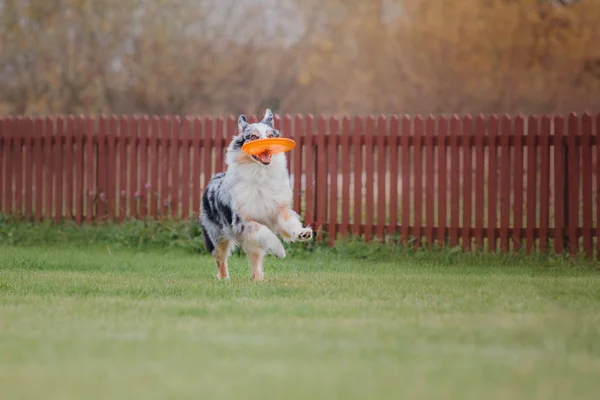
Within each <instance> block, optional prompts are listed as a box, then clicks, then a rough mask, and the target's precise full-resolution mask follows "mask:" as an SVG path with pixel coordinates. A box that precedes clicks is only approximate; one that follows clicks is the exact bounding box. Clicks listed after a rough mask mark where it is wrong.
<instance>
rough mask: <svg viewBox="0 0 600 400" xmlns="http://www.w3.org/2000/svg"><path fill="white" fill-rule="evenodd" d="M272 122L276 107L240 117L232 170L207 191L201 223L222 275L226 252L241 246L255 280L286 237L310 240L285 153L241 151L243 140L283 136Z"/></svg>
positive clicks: (279, 253)
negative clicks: (255, 117) (295, 204)
mask: <svg viewBox="0 0 600 400" xmlns="http://www.w3.org/2000/svg"><path fill="white" fill-rule="evenodd" d="M280 136H281V134H280V132H279V131H278V130H276V129H275V128H274V126H273V113H272V112H271V110H267V111H266V113H265V116H264V118H263V119H262V121H260V122H258V123H254V124H250V123H248V121H247V119H246V117H245V116H244V115H240V117H239V119H238V132H237V135H236V136H234V137H233V139H232V141H231V143H230V144H229V146H228V148H227V154H226V158H225V160H226V161H225V162H226V164H227V170H226V171H225V172H221V173H218V174H216V175H215V176H213V177H212V179H211V181H210V182H209V184H208V185H207V187H206V189H205V191H204V194H203V195H202V211H201V213H200V225H201V227H202V232H203V235H204V243H205V245H206V249H207V250H208V251H209V252H210V253H211V254H212V255H213V257H214V258H215V261H216V263H217V277H218V278H219V279H228V278H229V270H228V268H227V258H228V257H229V254H230V253H231V251H232V250H233V249H234V248H235V246H241V248H242V249H243V250H244V252H245V253H246V255H247V256H248V261H249V263H250V267H251V269H252V280H253V281H262V280H263V279H264V270H263V259H264V257H265V255H266V254H272V255H274V256H276V257H279V258H284V257H285V249H284V248H283V245H282V243H281V242H280V241H279V239H278V238H277V234H279V235H281V237H282V238H283V240H284V241H286V242H294V241H308V240H311V239H312V237H313V230H312V229H311V228H310V227H304V226H302V223H301V222H300V218H299V216H298V214H297V213H295V212H294V211H293V210H292V209H291V202H292V188H291V184H290V177H289V172H288V169H287V163H286V158H285V155H284V154H283V153H278V154H270V153H269V152H265V153H262V154H260V155H257V156H254V155H249V154H246V153H245V152H243V151H242V146H243V145H244V143H246V142H248V141H251V140H257V139H261V138H271V137H280Z"/></svg>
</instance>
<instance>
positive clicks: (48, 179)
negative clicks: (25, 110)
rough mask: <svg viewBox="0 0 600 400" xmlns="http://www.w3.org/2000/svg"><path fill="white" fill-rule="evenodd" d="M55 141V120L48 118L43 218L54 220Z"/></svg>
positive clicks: (45, 130) (44, 146)
mask: <svg viewBox="0 0 600 400" xmlns="http://www.w3.org/2000/svg"><path fill="white" fill-rule="evenodd" d="M53 139H54V120H53V119H52V118H51V117H46V118H45V120H44V140H43V142H42V146H43V148H44V149H43V151H44V214H43V218H46V219H52V216H53V210H52V194H53V191H54V183H53V182H54V181H53V173H54V172H55V170H54V159H53V151H52V140H53Z"/></svg>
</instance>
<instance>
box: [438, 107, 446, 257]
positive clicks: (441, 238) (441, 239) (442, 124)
mask: <svg viewBox="0 0 600 400" xmlns="http://www.w3.org/2000/svg"><path fill="white" fill-rule="evenodd" d="M438 137H439V138H440V139H442V142H441V143H440V144H439V146H438V154H437V155H438V224H437V225H438V229H437V242H438V245H439V246H440V247H442V246H444V245H445V244H446V227H447V225H448V217H447V215H448V213H447V208H448V201H447V193H448V184H447V182H448V168H447V162H448V160H447V157H446V152H447V150H446V145H445V144H444V143H445V139H446V138H447V137H448V120H447V119H446V118H445V117H440V119H439V121H438Z"/></svg>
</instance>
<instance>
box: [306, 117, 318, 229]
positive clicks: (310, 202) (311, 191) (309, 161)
mask: <svg viewBox="0 0 600 400" xmlns="http://www.w3.org/2000/svg"><path fill="white" fill-rule="evenodd" d="M313 126H314V118H313V116H312V115H310V114H309V115H307V116H306V124H305V127H304V129H305V135H306V141H305V145H304V154H305V155H304V159H305V160H306V205H305V207H306V208H305V211H304V223H305V224H306V225H309V226H313V227H314V223H315V183H316V180H315V162H316V159H317V157H316V154H315V144H314V142H313V131H312V130H313Z"/></svg>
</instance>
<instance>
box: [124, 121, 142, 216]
mask: <svg viewBox="0 0 600 400" xmlns="http://www.w3.org/2000/svg"><path fill="white" fill-rule="evenodd" d="M141 123H142V121H141V119H140V118H138V117H132V119H131V124H130V125H129V135H128V136H127V142H128V145H127V155H128V160H127V161H128V164H129V165H128V167H127V187H128V189H127V200H128V201H127V203H128V206H127V208H128V210H129V213H128V215H129V217H130V218H135V217H137V210H138V202H139V199H140V195H141V193H140V191H139V189H138V179H137V178H138V152H139V150H138V139H139V137H140V128H141Z"/></svg>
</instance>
